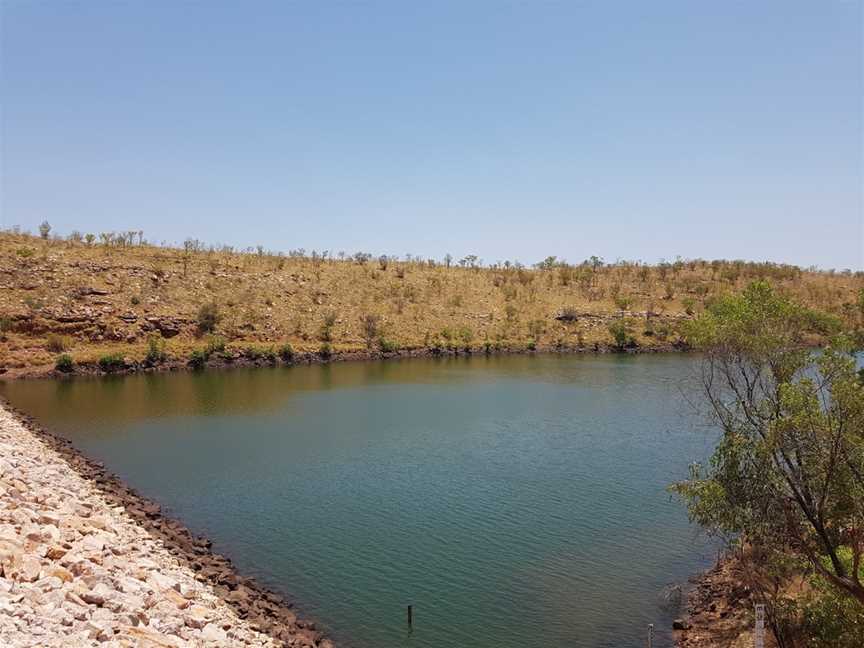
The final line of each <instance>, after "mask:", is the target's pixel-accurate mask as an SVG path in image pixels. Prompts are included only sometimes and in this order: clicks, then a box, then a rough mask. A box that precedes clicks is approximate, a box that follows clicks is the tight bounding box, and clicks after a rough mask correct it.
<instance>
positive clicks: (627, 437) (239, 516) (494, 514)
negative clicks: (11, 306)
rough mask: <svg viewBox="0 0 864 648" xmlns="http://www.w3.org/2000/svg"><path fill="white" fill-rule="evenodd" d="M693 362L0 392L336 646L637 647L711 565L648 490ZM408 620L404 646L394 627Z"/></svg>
mask: <svg viewBox="0 0 864 648" xmlns="http://www.w3.org/2000/svg"><path fill="white" fill-rule="evenodd" d="M695 363H696V360H695V359H694V358H692V357H687V356H678V355H664V356H653V357H652V356H637V357H619V356H604V357H587V358H582V357H572V356H570V357H543V356H540V357H504V358H481V357H478V358H472V359H448V360H405V361H398V362H393V361H391V362H382V363H366V364H364V363H351V364H340V365H332V366H323V367H322V366H312V367H306V366H304V367H293V368H287V369H286V368H274V369H255V370H234V371H226V372H211V373H201V374H191V373H182V374H173V375H141V376H132V377H125V378H116V379H103V380H97V379H89V380H88V379H81V380H74V381H64V382H52V381H32V382H13V383H8V384H3V383H0V385H2V386H0V393H2V394H3V395H4V396H5V397H7V398H8V399H9V400H10V401H11V402H12V403H13V404H14V405H16V406H18V407H20V408H22V409H24V410H26V411H28V412H30V413H31V414H33V415H34V416H35V417H36V418H37V419H39V420H40V421H41V422H42V423H43V424H44V425H46V426H47V427H49V428H51V429H53V430H55V431H56V432H59V433H61V434H63V435H65V436H67V437H68V438H69V439H71V440H72V441H73V442H74V443H75V444H76V446H78V447H79V448H80V449H82V450H84V451H85V452H86V453H87V454H89V455H90V456H92V457H95V458H98V459H100V460H102V461H104V462H105V464H106V465H107V466H108V467H109V468H110V469H112V470H113V471H115V472H116V473H118V474H119V475H121V476H122V477H123V478H124V479H126V480H127V482H128V483H130V484H131V485H133V486H134V487H136V488H137V489H139V490H140V491H141V492H143V493H144V494H146V495H148V496H151V497H153V498H155V499H157V500H158V501H160V502H161V503H163V504H164V505H165V507H166V508H167V510H168V511H169V512H170V513H171V514H172V515H174V516H176V517H179V518H180V519H182V520H183V521H184V522H186V523H187V524H188V525H189V526H190V528H192V529H193V530H194V531H196V532H198V533H203V534H206V535H208V536H209V537H210V538H211V539H212V540H213V541H214V544H215V548H216V550H218V551H220V552H222V553H224V554H226V555H228V556H230V557H231V558H232V559H233V560H234V562H235V563H236V564H237V565H238V566H239V567H240V568H241V570H242V571H244V572H246V573H249V574H250V575H253V576H256V577H258V578H260V579H261V580H263V581H264V582H266V583H267V584H268V585H270V586H272V587H275V588H276V589H279V590H281V591H282V592H284V593H286V594H288V595H289V596H290V597H291V599H292V600H295V601H296V602H297V606H298V608H299V609H300V610H301V611H302V612H303V613H305V614H307V615H309V616H311V617H312V618H314V619H316V620H317V621H319V623H320V624H321V625H322V627H324V628H325V629H326V630H327V631H328V632H329V633H330V634H331V636H333V637H334V638H335V639H337V640H338V641H339V644H340V645H341V646H353V647H357V648H388V647H391V646H394V647H395V646H411V647H415V648H421V647H435V648H438V647H451V646H452V647H457V648H458V647H478V648H480V647H483V648H509V647H512V648H516V647H518V648H525V647H529V646H544V647H552V648H554V647H563V646H579V647H583V646H584V647H600V646H608V647H613V646H614V647H616V648H618V647H621V646H634V647H636V646H643V645H644V641H645V628H646V626H647V624H648V623H650V622H653V623H655V624H657V626H658V635H659V636H658V641H657V645H661V646H662V645H669V643H670V641H669V635H668V633H666V628H668V627H669V625H670V622H671V618H672V617H673V616H674V614H675V611H674V610H669V609H668V608H667V607H666V606H664V605H663V604H662V602H663V599H662V597H661V592H662V590H663V588H664V586H665V585H667V584H669V583H675V582H679V583H680V582H683V581H686V579H687V577H688V576H689V575H691V574H693V573H694V572H696V571H698V570H700V569H702V568H704V567H705V566H706V565H707V564H709V563H710V562H711V560H712V557H713V555H714V552H713V549H712V547H711V546H709V544H708V543H707V541H706V540H705V539H704V538H703V537H701V536H699V535H698V533H697V531H696V530H695V529H694V528H692V527H691V526H689V525H688V523H687V518H686V513H685V511H684V510H683V508H682V507H681V505H680V504H678V503H677V502H675V501H671V500H670V498H669V496H668V495H667V493H666V492H665V490H664V488H665V486H666V485H667V484H668V483H669V482H671V481H673V480H674V479H676V478H680V477H682V476H684V475H685V474H686V468H687V464H688V463H689V462H690V461H692V460H693V459H695V458H702V457H705V456H707V454H708V453H709V451H710V448H711V445H712V441H713V434H712V433H710V432H708V431H705V430H701V431H700V430H699V429H698V428H696V427H695V425H694V421H693V419H692V415H690V414H689V410H688V409H687V407H686V406H685V405H684V404H683V399H682V397H681V396H680V393H681V389H682V386H683V387H684V388H685V389H686V385H687V384H688V379H689V378H690V377H691V375H692V373H693V370H694V369H695V366H696V365H695ZM408 603H411V604H413V606H414V609H415V626H414V631H413V632H412V633H411V634H408V633H407V631H406V627H405V626H406V623H405V606H406V605H407V604H408Z"/></svg>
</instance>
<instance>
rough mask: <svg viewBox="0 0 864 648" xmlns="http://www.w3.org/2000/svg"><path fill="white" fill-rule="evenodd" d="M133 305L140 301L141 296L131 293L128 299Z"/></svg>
mask: <svg viewBox="0 0 864 648" xmlns="http://www.w3.org/2000/svg"><path fill="white" fill-rule="evenodd" d="M130 301H131V302H132V305H133V306H137V305H138V304H140V303H141V298H140V297H139V296H138V295H132V299H131V300H130Z"/></svg>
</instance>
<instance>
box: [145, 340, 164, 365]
mask: <svg viewBox="0 0 864 648" xmlns="http://www.w3.org/2000/svg"><path fill="white" fill-rule="evenodd" d="M144 360H145V362H147V364H149V365H154V364H157V363H159V362H162V361H164V360H165V341H164V340H163V339H162V338H161V337H159V336H158V335H151V336H150V337H148V338H147V355H146V356H144Z"/></svg>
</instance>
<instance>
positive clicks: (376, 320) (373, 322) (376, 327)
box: [360, 314, 381, 349]
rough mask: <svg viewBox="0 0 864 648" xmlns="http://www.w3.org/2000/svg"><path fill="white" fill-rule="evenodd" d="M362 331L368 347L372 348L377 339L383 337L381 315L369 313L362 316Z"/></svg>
mask: <svg viewBox="0 0 864 648" xmlns="http://www.w3.org/2000/svg"><path fill="white" fill-rule="evenodd" d="M360 327H361V333H362V334H363V339H364V340H366V348H367V349H371V348H372V347H373V346H374V345H375V340H377V339H378V338H380V337H381V316H380V315H374V314H368V315H363V316H362V317H361V318H360Z"/></svg>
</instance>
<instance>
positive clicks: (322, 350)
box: [318, 342, 333, 360]
mask: <svg viewBox="0 0 864 648" xmlns="http://www.w3.org/2000/svg"><path fill="white" fill-rule="evenodd" d="M318 355H319V356H321V357H322V358H323V359H324V360H329V359H330V358H332V357H333V347H332V346H330V343H329V342H325V343H324V344H322V345H321V346H320V347H319V348H318Z"/></svg>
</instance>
